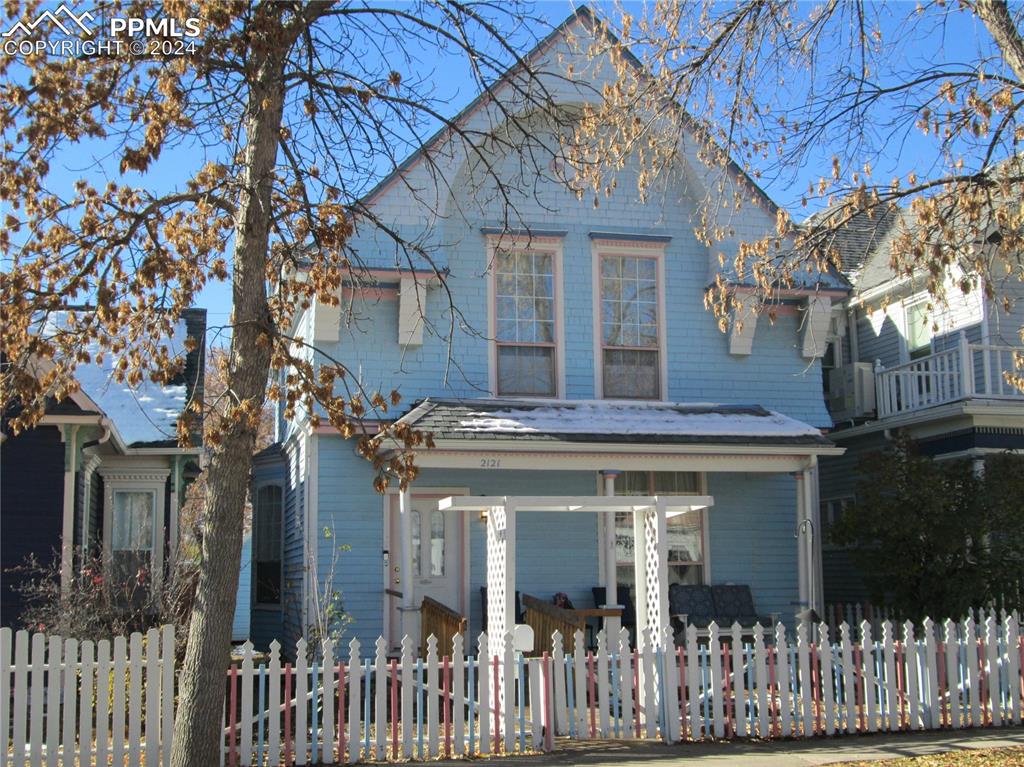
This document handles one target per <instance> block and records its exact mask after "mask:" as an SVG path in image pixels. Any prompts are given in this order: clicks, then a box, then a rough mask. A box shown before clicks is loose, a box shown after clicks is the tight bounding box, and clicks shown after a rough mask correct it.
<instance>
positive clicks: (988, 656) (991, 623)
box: [984, 613, 1003, 727]
mask: <svg viewBox="0 0 1024 767" xmlns="http://www.w3.org/2000/svg"><path fill="white" fill-rule="evenodd" d="M984 662H985V673H986V675H987V678H988V684H986V688H987V690H988V711H989V716H990V717H991V719H992V724H993V726H995V727H1002V726H1003V712H1002V696H1001V695H1000V685H999V666H1000V663H999V629H997V628H996V619H995V616H994V615H992V614H991V613H990V614H989V615H988V617H987V618H985V661H984Z"/></svg>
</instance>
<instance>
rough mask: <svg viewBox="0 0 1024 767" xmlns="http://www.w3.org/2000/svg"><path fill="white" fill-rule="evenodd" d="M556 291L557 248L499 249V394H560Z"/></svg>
mask: <svg viewBox="0 0 1024 767" xmlns="http://www.w3.org/2000/svg"><path fill="white" fill-rule="evenodd" d="M555 290H556V287H555V254H554V252H552V251H549V250H538V249H532V248H507V249H506V248H498V249H497V250H495V252H494V296H495V333H494V337H495V346H496V370H495V374H496V379H497V380H496V381H495V390H496V391H495V393H496V394H498V395H499V396H502V395H504V396H530V397H554V396H556V395H557V393H558V384H557V367H558V362H557V348H556V346H557V344H556V340H555V339H556V335H555Z"/></svg>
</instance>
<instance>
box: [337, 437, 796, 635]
mask: <svg viewBox="0 0 1024 767" xmlns="http://www.w3.org/2000/svg"><path fill="white" fill-rule="evenodd" d="M318 439H319V456H320V461H319V463H320V465H319V473H320V503H319V520H318V523H319V526H320V527H321V528H323V527H329V528H330V529H331V531H332V534H331V538H330V539H329V540H328V539H324V538H323V537H322V536H321V539H320V544H319V549H318V551H319V559H320V562H319V566H320V577H321V579H323V578H325V577H326V576H327V575H328V574H329V572H330V566H329V562H330V558H331V556H332V548H333V547H334V546H336V545H339V546H340V545H346V546H350V547H351V550H350V551H344V552H340V553H339V554H338V555H337V560H336V565H335V570H334V580H333V583H334V584H335V587H336V588H338V589H339V590H340V591H341V592H342V595H343V601H344V605H345V608H346V610H347V611H348V612H349V614H350V616H351V618H352V619H353V622H352V624H351V626H350V627H349V629H348V632H347V634H346V641H347V640H348V639H351V638H353V637H355V638H358V639H359V640H360V642H362V643H364V644H365V643H366V642H373V641H374V640H375V639H376V638H377V636H378V635H380V634H381V633H382V632H383V628H384V623H383V605H384V603H385V600H384V595H383V580H384V572H383V560H382V556H381V553H382V551H383V549H384V525H385V524H386V518H385V515H384V511H383V509H384V501H383V499H382V498H381V496H380V495H378V494H377V493H375V492H374V491H373V489H372V486H371V480H372V470H371V466H370V464H369V463H367V462H366V461H365V460H364V459H362V458H360V457H358V456H357V455H355V452H354V449H353V448H354V443H352V442H346V441H344V440H342V439H341V438H338V437H327V436H321V437H319V438H318ZM708 483H709V492H710V493H711V494H712V495H714V496H715V506H714V508H713V509H712V510H711V511H710V512H709V525H710V527H709V536H710V549H711V551H710V557H711V580H712V582H713V583H746V584H750V586H751V588H752V589H753V592H754V598H755V601H756V604H757V607H758V609H759V610H760V611H761V612H762V613H768V612H779V613H781V614H783V616H789V615H792V613H793V612H794V611H795V610H796V604H795V603H796V601H797V573H796V540H795V538H794V537H793V533H794V529H795V524H796V489H795V481H794V480H793V478H792V477H790V476H788V475H785V474H779V475H776V474H712V475H709V477H708ZM415 487H418V488H421V489H429V488H435V487H449V488H451V487H464V488H468V490H469V493H470V494H471V495H517V494H518V495H545V494H552V495H555V494H557V495H564V494H579V495H593V494H595V493H599V492H600V491H599V489H598V477H597V475H596V473H594V472H587V471H579V472H559V471H513V470H503V471H488V470H479V471H477V470H442V469H426V470H424V471H423V472H422V473H421V474H420V476H419V477H418V478H417V481H416V483H415ZM469 527H470V562H469V570H470V591H469V594H468V603H469V608H470V609H469V619H470V635H471V636H475V635H476V634H477V633H478V632H479V631H480V628H481V600H480V587H481V586H483V585H485V582H486V563H487V553H486V538H485V530H484V524H483V523H482V522H481V521H480V518H479V515H477V514H472V515H471V517H470V522H469ZM516 531H517V550H516V551H517V556H516V587H517V589H518V590H519V591H521V592H523V593H527V594H532V595H534V596H536V597H539V598H541V599H545V600H547V599H550V598H551V596H552V595H553V594H554V593H555V592H557V591H564V592H566V593H567V594H568V595H569V597H570V599H572V601H573V603H574V604H576V605H577V606H580V607H589V606H592V605H593V595H592V593H591V588H592V587H594V586H597V585H598V583H599V577H600V576H599V573H598V546H599V542H598V520H597V515H596V514H583V513H559V514H549V513H529V512H524V513H521V514H520V515H519V516H518V523H517V527H516Z"/></svg>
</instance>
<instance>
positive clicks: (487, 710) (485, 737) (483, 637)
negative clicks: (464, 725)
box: [476, 631, 491, 755]
mask: <svg viewBox="0 0 1024 767" xmlns="http://www.w3.org/2000/svg"><path fill="white" fill-rule="evenodd" d="M476 642H477V652H476V662H477V672H478V673H477V675H476V679H477V702H478V705H477V707H476V708H477V711H478V716H479V724H478V726H477V732H478V733H479V737H478V738H477V742H478V744H479V745H478V746H477V748H478V751H479V752H480V753H481V754H484V755H486V754H489V753H491V715H490V714H491V696H490V689H491V688H490V684H491V683H490V674H488V673H487V669H488V667H489V665H490V664H488V662H487V661H488V660H489V659H490V649H489V648H488V643H487V634H486V633H484V632H483V631H481V632H480V636H478V637H477V640H476Z"/></svg>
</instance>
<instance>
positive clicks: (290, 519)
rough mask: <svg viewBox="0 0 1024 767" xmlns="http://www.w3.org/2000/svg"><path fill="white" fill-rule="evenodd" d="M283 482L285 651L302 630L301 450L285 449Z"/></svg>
mask: <svg viewBox="0 0 1024 767" xmlns="http://www.w3.org/2000/svg"><path fill="white" fill-rule="evenodd" d="M286 467H287V472H288V473H287V485H286V486H285V495H284V563H283V564H284V594H283V595H282V617H283V621H282V629H281V634H282V637H281V644H282V647H283V648H284V651H285V652H289V651H290V648H292V647H294V646H295V642H296V641H298V639H299V637H301V636H302V635H303V633H304V628H305V627H304V626H303V625H302V623H303V616H302V594H303V589H302V583H303V579H304V578H305V577H306V564H305V556H306V551H305V538H304V536H305V490H306V481H305V474H304V470H305V466H304V462H303V461H302V457H301V450H299V449H296V450H293V451H290V452H288V453H286Z"/></svg>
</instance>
